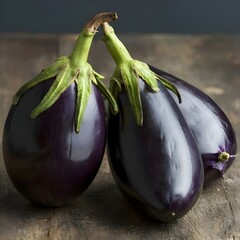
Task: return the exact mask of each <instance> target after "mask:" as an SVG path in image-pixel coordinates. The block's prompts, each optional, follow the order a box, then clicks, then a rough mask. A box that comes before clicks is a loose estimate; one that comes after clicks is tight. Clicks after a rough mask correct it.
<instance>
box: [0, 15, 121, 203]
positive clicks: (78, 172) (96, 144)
mask: <svg viewBox="0 0 240 240" xmlns="http://www.w3.org/2000/svg"><path fill="white" fill-rule="evenodd" d="M116 17H117V16H116V13H101V14H98V15H96V16H95V17H94V18H93V19H92V20H90V21H89V22H88V23H87V24H86V25H85V26H84V28H83V31H82V32H81V33H80V35H79V37H78V39H77V42H76V45H75V47H74V49H73V52H72V54H71V55H70V56H69V57H67V56H64V57H60V58H58V59H57V60H56V61H55V62H54V63H53V64H52V65H51V66H49V67H47V68H45V69H44V70H43V71H42V72H41V73H39V74H38V75H37V76H36V77H35V78H33V79H32V80H31V81H29V82H27V83H26V84H25V85H23V86H22V87H21V88H20V89H19V90H18V91H17V93H16V94H15V96H14V98H13V104H12V106H11V108H10V111H9V113H8V116H7V118H6V122H5V125H4V131H3V141H2V144H3V146H2V147H3V157H4V163H5V166H6V170H7V173H8V175H9V177H10V179H11V181H12V183H13V184H14V186H15V187H16V189H17V190H18V191H19V192H20V193H21V194H22V195H23V196H24V197H25V198H26V199H27V200H29V201H30V202H32V203H35V204H39V205H42V206H48V207H59V206H64V205H67V204H70V203H71V202H72V201H74V200H75V199H76V198H77V197H79V196H80V195H81V194H82V193H83V192H84V191H85V190H86V189H87V188H88V186H89V185H90V184H91V182H92V181H93V179H94V178H95V176H96V174H97V172H98V170H99V167H100V164H101V162H102V158H103V154H104V149H105V142H106V112H105V108H104V101H103V97H102V95H101V93H102V94H103V95H104V96H106V98H107V99H108V100H109V101H110V104H112V105H113V106H112V108H113V109H115V111H117V105H116V102H115V100H114V98H113V96H112V95H111V93H110V92H109V91H108V90H107V88H106V87H105V86H104V85H103V83H102V82H101V79H102V76H101V75H99V74H98V73H96V72H95V71H94V70H93V68H92V66H91V65H90V64H89V63H88V62H87V59H88V54H89V49H90V46H91V43H92V39H93V37H94V35H95V33H96V29H97V27H98V26H99V25H100V24H101V23H102V22H105V21H110V20H115V19H116ZM39 102H40V103H39Z"/></svg>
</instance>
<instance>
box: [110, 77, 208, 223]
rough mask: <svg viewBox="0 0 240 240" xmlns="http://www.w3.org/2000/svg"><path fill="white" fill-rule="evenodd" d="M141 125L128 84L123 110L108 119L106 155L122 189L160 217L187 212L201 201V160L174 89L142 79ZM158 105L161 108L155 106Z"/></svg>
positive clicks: (122, 95) (122, 96) (147, 211)
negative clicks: (155, 88) (153, 86)
mask: <svg viewBox="0 0 240 240" xmlns="http://www.w3.org/2000/svg"><path fill="white" fill-rule="evenodd" d="M139 84H140V94H141V101H142V108H143V118H144V119H143V125H142V126H138V125H137V123H136V121H135V118H134V114H133V110H132V107H131V105H130V103H129V99H128V96H127V93H126V90H125V89H124V88H123V89H122V91H121V92H120V93H119V95H118V98H117V102H118V106H119V113H118V114H117V115H113V114H111V113H110V115H109V119H108V144H107V146H108V160H109V165H110V168H111V172H112V175H113V177H114V179H115V182H116V184H117V185H118V187H119V189H120V191H121V192H122V193H123V195H124V196H125V197H126V198H127V199H128V200H129V201H130V202H132V203H133V205H134V206H135V207H136V208H137V209H138V210H139V211H140V212H142V213H143V214H145V215H147V216H148V217H150V218H152V219H155V220H157V221H161V222H169V221H173V220H176V219H178V218H181V217H183V216H184V215H185V214H187V212H188V211H190V209H192V207H193V206H194V205H195V203H196V202H197V200H198V198H199V196H200V193H201V190H202V186H203V178H204V176H203V165H202V159H201V156H200V153H199V151H198V148H197V146H196V142H195V140H194V138H193V136H192V133H191V131H190V129H189V128H188V126H187V124H186V122H185V120H184V118H183V116H182V114H181V112H180V111H179V109H178V107H177V105H176V103H175V102H174V100H173V99H172V97H171V95H170V94H169V93H168V92H167V90H166V89H165V87H163V85H162V84H161V83H160V84H159V87H160V91H159V92H157V93H153V92H152V91H151V90H150V89H149V87H148V86H146V85H145V83H144V82H143V81H142V80H139ZM157 109H159V111H157Z"/></svg>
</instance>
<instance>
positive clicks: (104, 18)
mask: <svg viewBox="0 0 240 240" xmlns="http://www.w3.org/2000/svg"><path fill="white" fill-rule="evenodd" d="M117 19H118V16H117V13H116V12H103V13H99V14H97V15H96V16H94V17H93V18H92V19H91V20H90V21H89V22H87V23H86V24H85V26H84V29H85V30H88V31H91V32H96V31H97V29H98V27H99V26H100V25H101V24H102V23H104V22H111V21H115V20H117Z"/></svg>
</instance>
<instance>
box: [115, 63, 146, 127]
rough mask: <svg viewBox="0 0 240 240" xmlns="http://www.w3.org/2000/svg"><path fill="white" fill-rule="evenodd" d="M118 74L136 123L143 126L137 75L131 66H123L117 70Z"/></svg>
mask: <svg viewBox="0 0 240 240" xmlns="http://www.w3.org/2000/svg"><path fill="white" fill-rule="evenodd" d="M119 73H120V76H121V79H122V80H123V84H124V85H125V89H126V91H127V94H128V98H129V101H130V104H131V105H132V108H133V112H134V116H135V119H136V122H137V124H138V125H140V126H141V125H142V124H143V111H142V102H141V97H140V86H139V79H138V75H137V73H136V71H134V69H132V68H131V64H123V65H122V66H121V68H120V69H119Z"/></svg>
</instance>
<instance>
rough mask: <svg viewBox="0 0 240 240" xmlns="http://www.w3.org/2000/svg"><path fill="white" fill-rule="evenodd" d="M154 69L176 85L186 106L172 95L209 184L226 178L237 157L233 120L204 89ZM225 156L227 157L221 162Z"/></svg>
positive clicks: (205, 179)
mask: <svg viewBox="0 0 240 240" xmlns="http://www.w3.org/2000/svg"><path fill="white" fill-rule="evenodd" d="M150 68H151V70H152V71H154V72H155V73H156V74H158V75H160V76H162V77H164V78H165V79H167V80H169V81H170V82H172V83H173V84H174V85H175V86H176V87H177V89H178V90H179V92H180V94H181V96H182V103H181V104H178V99H177V98H176V97H175V96H174V94H172V93H171V94H172V97H173V99H174V100H175V102H176V103H177V105H178V107H179V109H180V110H181V112H182V114H183V116H184V118H185V120H186V122H187V124H188V126H189V127H190V129H191V131H192V133H193V135H194V137H195V139H196V142H197V145H198V148H199V151H200V153H201V155H202V159H203V165H204V175H205V176H204V181H205V184H207V183H209V182H211V181H213V180H216V179H219V178H222V177H223V176H224V174H225V173H226V171H227V170H228V169H229V168H230V166H231V165H232V163H233V162H234V160H235V158H236V154H237V139H236V134H235V131H234V128H233V126H232V124H231V122H230V120H229V119H228V117H227V116H226V114H225V113H224V112H223V110H222V109H221V108H220V107H219V106H218V105H217V104H216V103H215V102H214V100H213V99H211V98H210V97H209V96H208V95H207V94H205V93H204V92H202V91H201V90H200V89H198V88H196V87H194V86H193V85H191V84H190V83H187V82H185V81H183V80H181V79H179V78H177V77H175V76H173V75H171V74H169V73H167V72H164V71H162V70H160V69H157V68H156V67H153V66H150ZM222 153H225V154H226V156H227V157H225V158H221V154H222Z"/></svg>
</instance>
